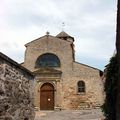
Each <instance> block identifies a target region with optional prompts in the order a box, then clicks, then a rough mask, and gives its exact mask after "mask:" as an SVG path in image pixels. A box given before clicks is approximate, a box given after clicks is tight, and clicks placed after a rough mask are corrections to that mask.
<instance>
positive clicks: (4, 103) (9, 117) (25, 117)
mask: <svg viewBox="0 0 120 120" xmlns="http://www.w3.org/2000/svg"><path fill="white" fill-rule="evenodd" d="M13 63H14V62H13ZM16 65H17V64H12V63H10V62H9V61H6V60H4V59H2V58H1V57H0V120H34V105H33V86H32V82H33V76H32V75H31V74H29V72H26V71H25V70H24V69H21V68H20V67H19V65H17V66H16Z"/></svg>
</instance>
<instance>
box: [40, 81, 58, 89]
mask: <svg viewBox="0 0 120 120" xmlns="http://www.w3.org/2000/svg"><path fill="white" fill-rule="evenodd" d="M46 83H48V84H51V85H52V86H53V87H54V90H56V85H55V83H53V82H49V81H47V82H46V81H45V82H41V83H40V84H39V89H41V87H42V86H43V85H44V84H46Z"/></svg>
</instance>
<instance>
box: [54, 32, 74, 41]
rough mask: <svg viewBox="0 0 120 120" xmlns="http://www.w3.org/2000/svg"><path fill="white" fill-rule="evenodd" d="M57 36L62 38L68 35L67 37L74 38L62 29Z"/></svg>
mask: <svg viewBox="0 0 120 120" xmlns="http://www.w3.org/2000/svg"><path fill="white" fill-rule="evenodd" d="M56 37H57V38H64V37H68V38H72V39H73V40H74V37H72V36H70V35H68V34H67V33H66V32H64V31H62V32H60V33H59V34H58V35H56Z"/></svg>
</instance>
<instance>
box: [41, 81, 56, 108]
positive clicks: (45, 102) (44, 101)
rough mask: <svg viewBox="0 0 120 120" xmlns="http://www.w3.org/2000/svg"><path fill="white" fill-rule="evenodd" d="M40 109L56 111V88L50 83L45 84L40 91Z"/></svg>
mask: <svg viewBox="0 0 120 120" xmlns="http://www.w3.org/2000/svg"><path fill="white" fill-rule="evenodd" d="M40 91H41V92H40V109H41V110H54V87H53V85H51V84H50V83H45V84H43V86H42V87H41V90H40Z"/></svg>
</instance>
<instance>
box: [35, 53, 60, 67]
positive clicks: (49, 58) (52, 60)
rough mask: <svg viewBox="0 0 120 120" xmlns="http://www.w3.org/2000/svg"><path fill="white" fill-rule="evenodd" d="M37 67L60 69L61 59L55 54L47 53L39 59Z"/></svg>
mask: <svg viewBox="0 0 120 120" xmlns="http://www.w3.org/2000/svg"><path fill="white" fill-rule="evenodd" d="M35 67H36V68H38V67H60V59H59V58H58V57H57V56H56V55H55V54H52V53H45V54H42V55H41V56H40V57H38V59H37V61H36V65H35Z"/></svg>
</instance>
